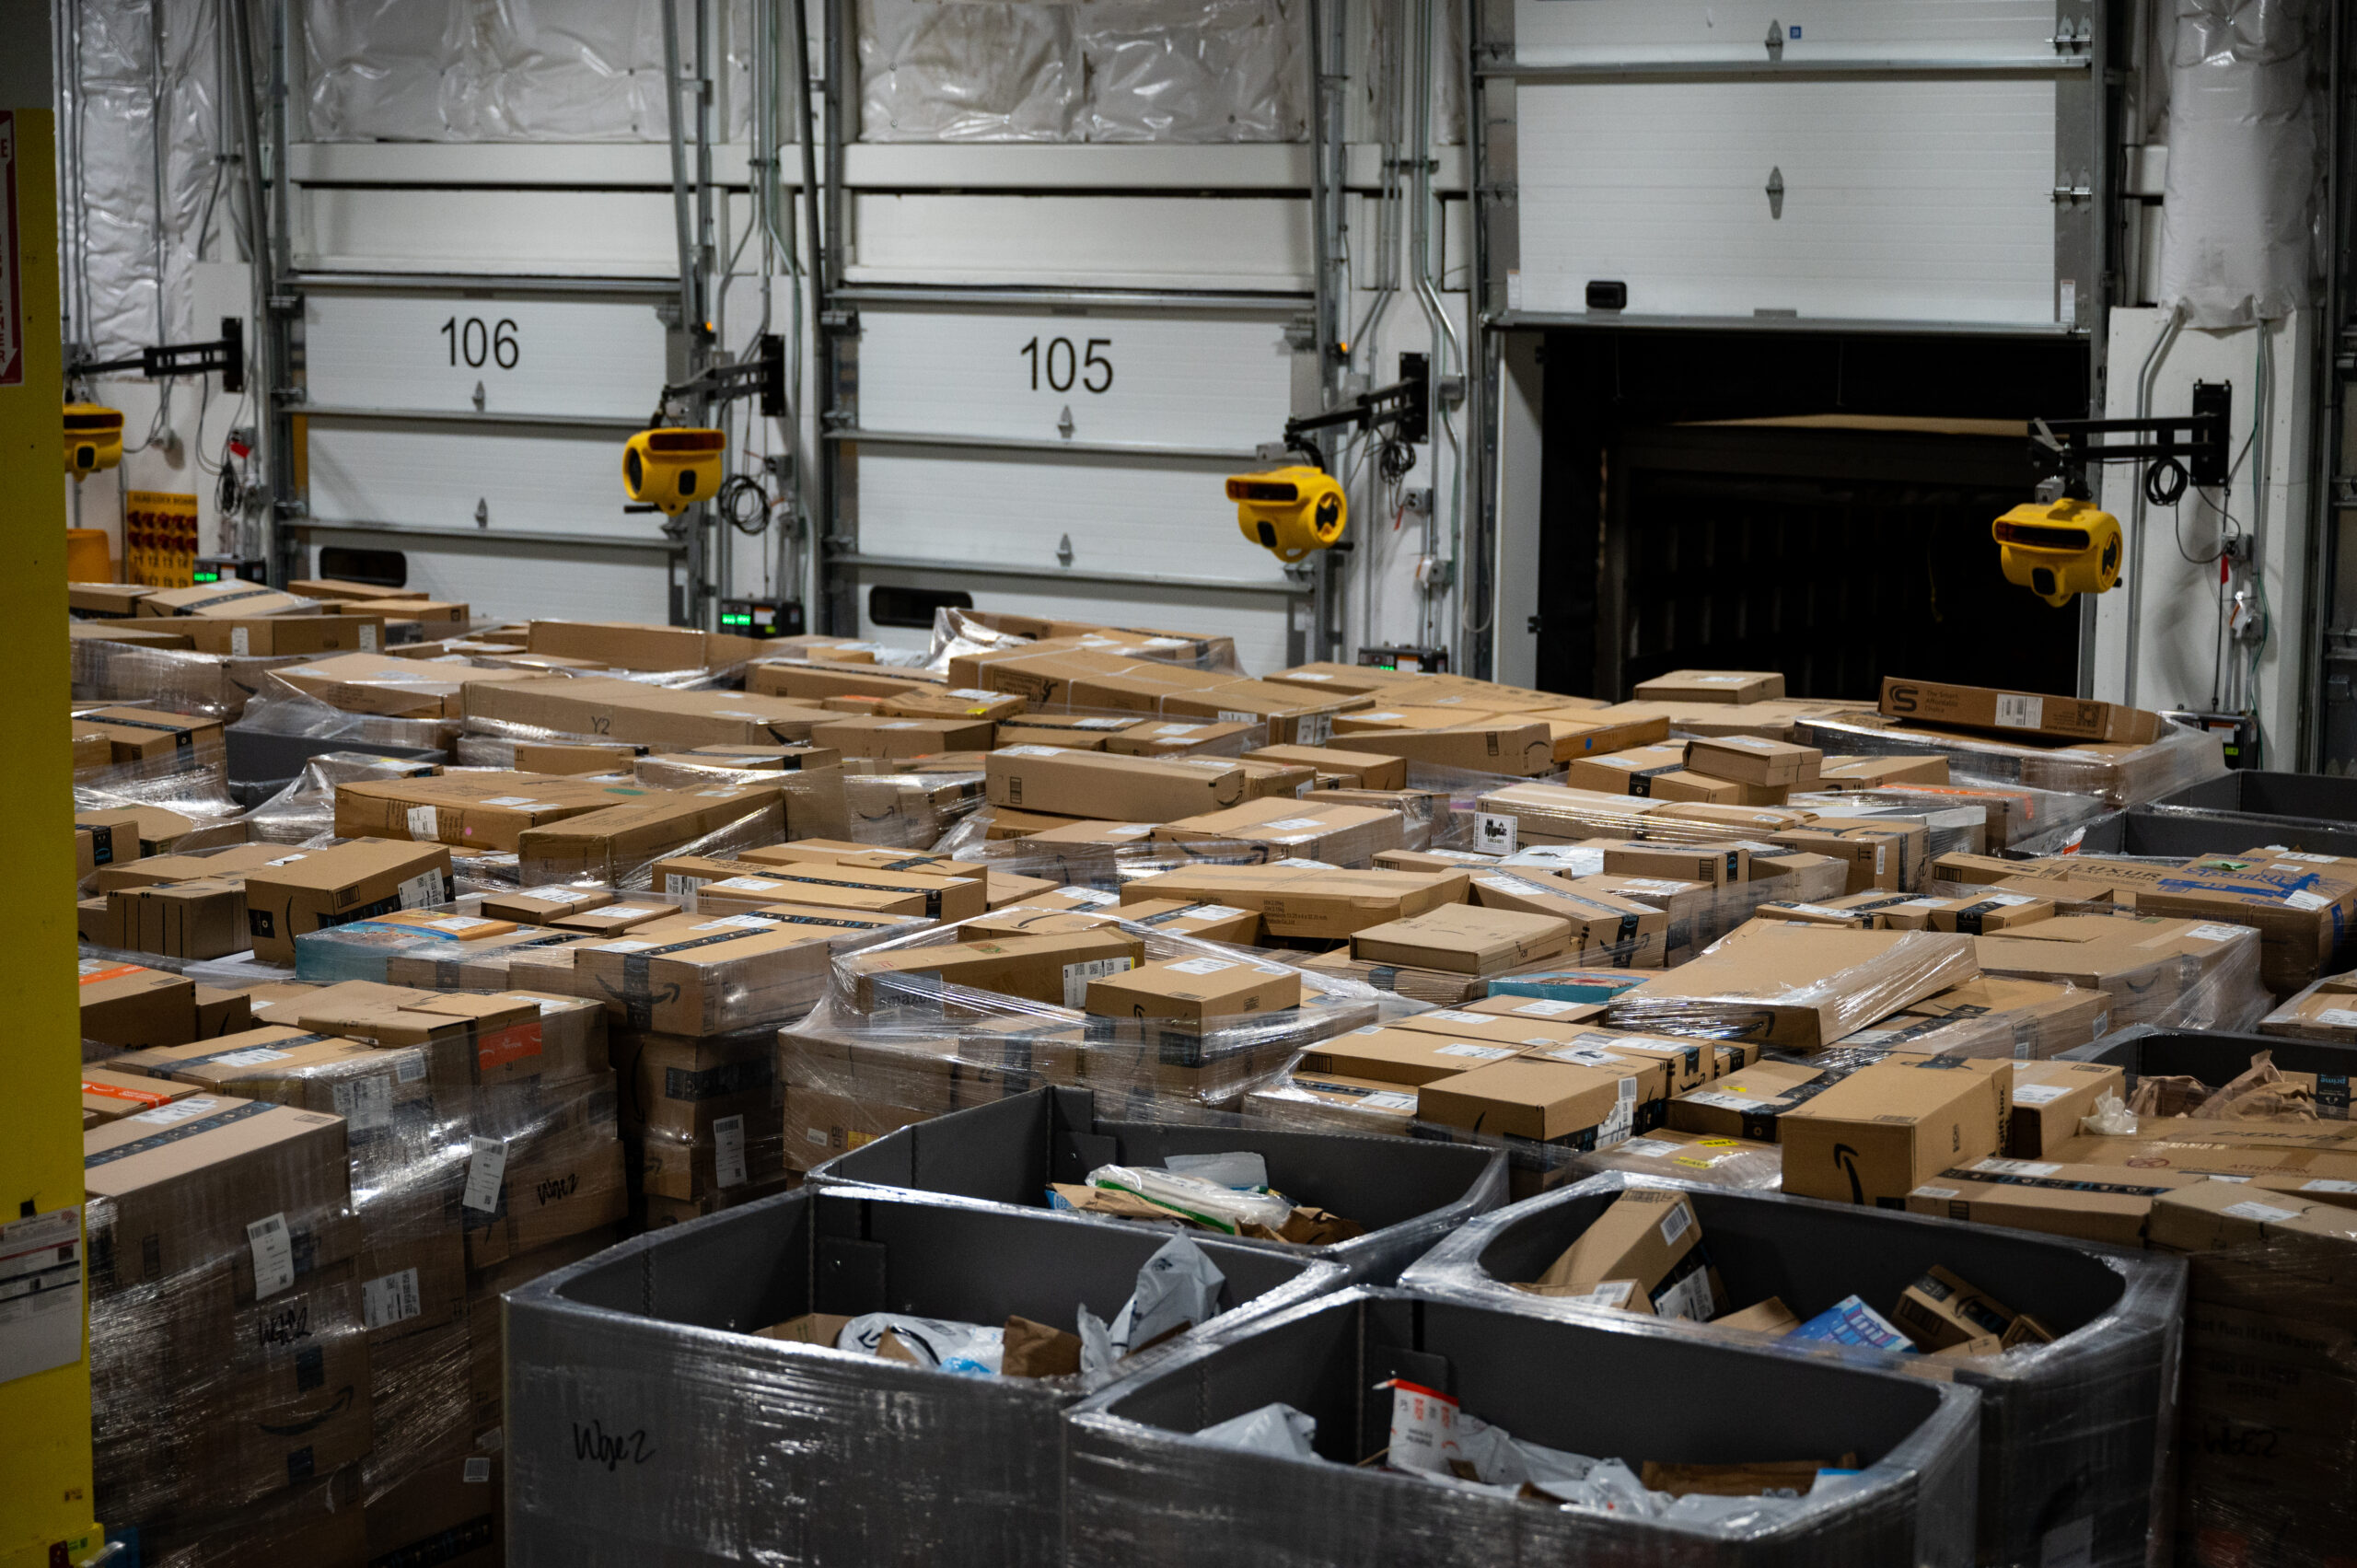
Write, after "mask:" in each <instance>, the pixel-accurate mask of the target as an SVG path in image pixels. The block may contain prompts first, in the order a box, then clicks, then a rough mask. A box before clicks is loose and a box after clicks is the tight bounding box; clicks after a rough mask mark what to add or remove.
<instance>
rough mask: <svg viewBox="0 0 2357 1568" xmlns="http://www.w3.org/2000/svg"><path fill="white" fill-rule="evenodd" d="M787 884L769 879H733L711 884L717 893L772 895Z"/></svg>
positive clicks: (729, 878)
mask: <svg viewBox="0 0 2357 1568" xmlns="http://www.w3.org/2000/svg"><path fill="white" fill-rule="evenodd" d="M784 886H785V884H784V883H783V882H779V881H776V880H773V879H772V878H771V877H728V878H727V879H726V880H725V881H720V882H714V883H713V884H711V889H712V891H714V892H715V893H771V892H775V891H776V890H777V889H780V888H783V887H784Z"/></svg>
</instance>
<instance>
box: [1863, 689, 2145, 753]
mask: <svg viewBox="0 0 2357 1568" xmlns="http://www.w3.org/2000/svg"><path fill="white" fill-rule="evenodd" d="M1880 706H1881V711H1882V712H1883V713H1884V714H1886V715H1887V716H1889V717H1891V718H1899V719H1907V720H1909V721H1910V722H1913V723H1918V724H1933V725H1951V726H1956V728H1959V729H1986V730H1992V731H1995V732H1997V733H1999V734H2009V735H2032V736H2041V737H2044V738H2049V739H2054V740H2087V741H2096V742H2102V743H2109V744H2115V745H2130V746H2139V745H2144V744H2147V743H2149V742H2151V741H2152V740H2154V738H2157V737H2158V736H2159V734H2160V725H2161V716H2160V715H2159V714H2154V713H2149V712H2146V711H2145V710H2143V709H2142V708H2131V707H2127V706H2125V705H2123V704H2121V703H2097V702H2092V701H2089V700H2086V699H2083V698H2078V697H2057V696H2049V695H2045V694H2042V693H2038V692H2030V691H2003V690H2000V689H1999V688H1996V687H1992V686H1960V685H1954V684H1946V683H1942V682H1938V681H1929V680H1901V679H1898V678H1897V677H1895V676H1885V677H1883V682H1882V701H1881V704H1880Z"/></svg>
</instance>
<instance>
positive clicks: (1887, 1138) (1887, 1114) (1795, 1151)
mask: <svg viewBox="0 0 2357 1568" xmlns="http://www.w3.org/2000/svg"><path fill="white" fill-rule="evenodd" d="M1982 1067H1987V1068H1989V1069H1991V1071H1987V1072H1983V1071H1980V1070H1978V1069H1980V1068H1982ZM2012 1087H2013V1067H2012V1063H2004V1062H1997V1063H1958V1062H1956V1061H1953V1060H1950V1059H1947V1058H1942V1057H1934V1058H1931V1059H1928V1060H1922V1061H1904V1060H1901V1061H1891V1062H1885V1063H1877V1064H1875V1065H1872V1066H1868V1067H1865V1068H1863V1069H1861V1070H1860V1071H1858V1072H1856V1073H1853V1074H1851V1075H1850V1076H1849V1077H1847V1078H1845V1079H1843V1080H1842V1081H1841V1082H1840V1083H1838V1084H1836V1085H1834V1086H1832V1087H1830V1088H1829V1089H1827V1090H1826V1091H1825V1092H1824V1093H1823V1094H1820V1095H1818V1096H1817V1097H1816V1098H1813V1099H1811V1100H1810V1101H1809V1102H1808V1103H1807V1104H1805V1105H1803V1106H1800V1107H1797V1108H1795V1109H1792V1110H1788V1111H1786V1112H1785V1113H1784V1114H1783V1115H1782V1117H1781V1118H1779V1119H1778V1120H1779V1122H1780V1126H1779V1129H1778V1131H1779V1137H1778V1140H1777V1141H1778V1142H1779V1143H1781V1144H1782V1145H1783V1149H1784V1184H1783V1190H1784V1191H1787V1192H1790V1193H1794V1194H1796V1195H1798V1196H1800V1197H1805V1198H1823V1199H1827V1200H1829V1201H1830V1202H1837V1203H1845V1202H1846V1203H1865V1204H1872V1205H1875V1206H1876V1207H1880V1208H1898V1207H1899V1206H1900V1205H1902V1204H1903V1203H1905V1202H1906V1201H1907V1195H1908V1194H1909V1193H1910V1192H1911V1191H1914V1190H1915V1189H1916V1188H1918V1187H1920V1186H1922V1184H1923V1183H1925V1182H1928V1181H1931V1180H1933V1179H1934V1178H1935V1177H1937V1176H1938V1175H1939V1173H1940V1172H1941V1171H1943V1170H1945V1169H1948V1168H1949V1167H1953V1166H1958V1165H1970V1164H1971V1163H1972V1162H1973V1161H1975V1160H1979V1159H1984V1158H1988V1157H1991V1156H1994V1155H1996V1154H1997V1152H1998V1151H1999V1150H2000V1149H2001V1148H2002V1147H2003V1144H2004V1140H2005V1121H2006V1115H2007V1109H2008V1104H2009V1101H2010V1098H2011V1094H2012Z"/></svg>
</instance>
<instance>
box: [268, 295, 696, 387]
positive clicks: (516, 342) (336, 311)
mask: <svg viewBox="0 0 2357 1568" xmlns="http://www.w3.org/2000/svg"><path fill="white" fill-rule="evenodd" d="M303 332H304V351H305V361H306V366H307V370H306V388H307V390H308V396H309V399H310V401H312V402H314V403H321V404H327V405H331V406H333V405H342V406H345V407H355V408H380V409H430V410H433V411H435V412H451V413H466V412H471V411H472V410H473V409H474V406H475V404H474V391H475V388H476V387H477V386H478V385H480V386H481V387H482V389H483V404H482V406H483V410H484V411H485V412H492V413H535V414H547V413H555V414H599V415H613V416H617V417H625V418H633V419H639V418H644V416H645V415H646V414H647V413H648V412H651V411H652V410H653V409H654V407H655V399H656V393H657V392H658V391H659V390H660V389H661V388H662V383H663V364H664V344H663V323H662V322H661V321H660V320H658V319H656V314H655V306H654V302H653V301H652V300H649V299H641V300H636V301H630V302H622V301H600V300H576V299H530V298H516V297H499V298H465V297H461V296H458V295H455V294H378V293H370V294H340V293H336V292H333V291H331V290H319V291H315V292H313V293H310V294H308V295H307V296H305V298H304V302H303Z"/></svg>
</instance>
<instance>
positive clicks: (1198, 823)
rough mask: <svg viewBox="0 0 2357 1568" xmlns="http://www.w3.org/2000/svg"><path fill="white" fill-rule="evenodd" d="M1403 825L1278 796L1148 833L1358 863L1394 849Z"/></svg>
mask: <svg viewBox="0 0 2357 1568" xmlns="http://www.w3.org/2000/svg"><path fill="white" fill-rule="evenodd" d="M1406 826H1407V824H1406V823H1405V821H1404V820H1403V819H1401V817H1400V816H1399V813H1398V812H1397V811H1381V810H1376V809H1374V808H1372V807H1364V806H1329V805H1325V804H1323V803H1318V804H1311V803H1308V802H1305V801H1301V800H1296V799H1292V798H1282V799H1273V800H1248V801H1246V802H1244V803H1243V804H1242V805H1240V806H1231V807H1228V808H1227V809H1225V810H1224V811H1207V812H1204V813H1203V814H1202V815H1201V816H1197V817H1182V818H1180V819H1178V820H1177V821H1175V822H1166V823H1163V824H1161V825H1159V826H1157V827H1155V829H1154V830H1153V836H1154V838H1155V839H1156V840H1158V841H1160V842H1166V843H1202V842H1221V841H1227V840H1232V841H1235V842H1239V843H1260V844H1271V845H1275V846H1277V847H1279V848H1281V849H1283V851H1284V852H1285V853H1286V854H1289V855H1293V856H1296V857H1298V858H1301V859H1305V860H1324V861H1330V862H1333V863H1334V864H1336V865H1363V864H1364V863H1366V862H1369V861H1372V860H1373V859H1374V858H1375V856H1376V854H1379V853H1381V852H1382V851H1384V850H1389V849H1398V848H1399V845H1400V842H1401V841H1402V838H1403V836H1404V834H1405V831H1406Z"/></svg>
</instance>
